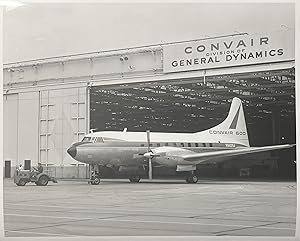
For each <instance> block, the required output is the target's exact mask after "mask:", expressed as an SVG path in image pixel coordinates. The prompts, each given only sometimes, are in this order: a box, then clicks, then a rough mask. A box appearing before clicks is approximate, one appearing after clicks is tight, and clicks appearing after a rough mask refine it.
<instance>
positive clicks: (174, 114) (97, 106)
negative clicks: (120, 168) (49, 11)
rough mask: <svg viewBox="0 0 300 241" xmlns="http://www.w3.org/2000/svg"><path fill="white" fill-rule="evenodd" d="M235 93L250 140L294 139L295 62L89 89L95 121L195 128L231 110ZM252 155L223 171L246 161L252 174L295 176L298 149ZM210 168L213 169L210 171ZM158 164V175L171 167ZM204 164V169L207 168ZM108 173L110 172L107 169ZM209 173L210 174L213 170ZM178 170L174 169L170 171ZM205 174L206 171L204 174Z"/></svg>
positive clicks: (111, 125) (216, 171)
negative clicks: (247, 70)
mask: <svg viewBox="0 0 300 241" xmlns="http://www.w3.org/2000/svg"><path fill="white" fill-rule="evenodd" d="M233 97H239V98H240V99H241V100H242V103H243V107H244V112H245V118H246V123H247V128H248V135H249V141H250V146H264V145H273V144H283V143H285V144H289V143H295V141H296V134H295V72H294V68H290V69H284V70H276V71H268V72H256V73H245V74H231V75H220V76H210V77H207V78H205V80H204V78H203V77H198V78H188V79H175V80H168V81H159V82H150V83H149V82H148V83H137V84H124V85H118V86H113V85H112V86H95V87H92V88H91V90H90V127H91V129H96V130H118V131H120V130H122V129H124V128H127V129H128V131H145V130H150V131H153V132H183V133H187V132H189V133H192V132H198V131H202V130H205V129H208V128H211V127H213V126H215V125H217V124H219V123H221V122H222V121H223V120H224V119H225V118H226V116H227V114H228V111H229V107H230V103H231V100H232V98H233ZM268 154H269V155H267V156H266V154H256V155H249V156H248V157H246V158H245V157H242V158H238V159H240V160H243V161H240V162H239V163H237V161H239V160H237V159H236V158H235V160H236V161H234V160H233V161H232V163H231V164H226V167H227V169H226V170H225V171H223V174H221V175H222V176H228V177H234V176H239V175H240V173H239V171H240V169H241V168H242V167H244V168H245V167H246V168H247V167H248V168H251V169H252V173H251V176H253V177H263V176H267V177H280V178H282V177H290V178H295V165H294V162H293V160H295V156H294V154H293V151H291V150H287V151H284V150H282V151H279V152H272V153H271V154H270V153H268ZM208 168H209V170H210V172H208ZM161 169H162V168H158V169H156V170H154V176H155V175H157V176H163V175H165V173H166V172H167V171H166V170H164V169H163V170H161ZM220 169H224V167H220V166H213V165H210V167H208V166H201V165H200V166H198V171H199V172H200V175H201V174H202V173H203V174H206V175H212V176H220ZM204 170H205V171H204ZM108 173H110V172H109V171H108ZM208 173H210V174H208ZM169 174H170V175H172V174H173V175H174V170H172V171H170V172H169ZM202 176H203V175H202Z"/></svg>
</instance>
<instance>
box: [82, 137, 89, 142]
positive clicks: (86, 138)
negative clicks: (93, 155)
mask: <svg viewBox="0 0 300 241" xmlns="http://www.w3.org/2000/svg"><path fill="white" fill-rule="evenodd" d="M81 142H91V137H84V138H83V139H82V141H81Z"/></svg>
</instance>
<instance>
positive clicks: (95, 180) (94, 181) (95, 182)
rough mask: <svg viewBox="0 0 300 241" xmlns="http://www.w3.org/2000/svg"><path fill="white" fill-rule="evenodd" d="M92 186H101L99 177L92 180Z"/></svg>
mask: <svg viewBox="0 0 300 241" xmlns="http://www.w3.org/2000/svg"><path fill="white" fill-rule="evenodd" d="M91 184H92V185H99V184H100V178H99V177H94V178H93V179H92V180H91Z"/></svg>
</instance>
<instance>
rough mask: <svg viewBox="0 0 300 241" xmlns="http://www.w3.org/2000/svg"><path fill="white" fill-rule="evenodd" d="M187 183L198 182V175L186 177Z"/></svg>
mask: <svg viewBox="0 0 300 241" xmlns="http://www.w3.org/2000/svg"><path fill="white" fill-rule="evenodd" d="M185 180H186V182H187V183H197V182H198V177H197V176H196V175H193V176H189V177H187V178H186V179H185Z"/></svg>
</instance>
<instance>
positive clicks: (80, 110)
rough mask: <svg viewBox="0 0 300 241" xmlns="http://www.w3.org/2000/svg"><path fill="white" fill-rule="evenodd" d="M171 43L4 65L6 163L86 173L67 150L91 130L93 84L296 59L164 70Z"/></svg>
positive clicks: (248, 68) (250, 69) (253, 68)
mask: <svg viewBox="0 0 300 241" xmlns="http://www.w3.org/2000/svg"><path fill="white" fill-rule="evenodd" d="M230 36H239V34H237V35H228V36H227V37H230ZM186 42H189V41H186ZM167 45H168V44H164V45H153V46H144V47H139V48H130V49H120V50H113V51H101V52H94V53H86V54H77V55H70V56H60V57H53V58H45V59H37V60H32V61H24V62H18V63H7V64H5V65H4V96H3V98H4V130H5V131H4V161H11V166H12V167H13V168H12V169H11V173H12V172H13V169H14V167H15V166H16V165H17V164H19V163H23V164H24V160H25V159H30V160H31V161H32V162H31V163H32V165H36V163H37V162H41V163H42V164H43V165H44V166H45V167H47V169H48V170H50V171H51V172H52V173H53V174H54V175H55V176H56V177H58V178H61V177H64V178H76V177H87V175H88V169H87V166H85V164H80V163H77V162H76V161H75V160H73V159H71V158H70V157H69V155H67V153H66V150H67V148H68V147H69V146H70V145H71V144H72V143H73V142H77V141H79V140H81V138H82V137H83V135H84V134H85V133H87V132H88V131H89V129H90V116H89V115H90V113H89V112H90V103H89V98H90V94H89V91H90V88H91V87H93V86H100V87H101V86H103V87H104V86H109V85H112V86H119V87H120V88H122V87H124V86H126V85H128V84H132V83H140V82H147V83H150V82H157V81H163V80H174V81H176V80H185V79H189V78H199V77H200V79H199V81H202V82H203V81H204V82H205V77H210V76H219V75H227V74H236V73H240V74H241V73H256V72H259V71H271V70H280V69H289V68H291V67H293V66H294V61H293V60H291V61H286V60H285V61H282V62H273V63H272V64H270V63H259V64H253V65H245V66H239V65H234V66H231V67H230V68H228V66H227V67H226V68H211V69H210V68H208V69H201V68H198V69H193V70H192V71H179V72H175V71H174V70H172V71H170V72H166V73H165V72H164V69H163V59H164V55H163V50H164V48H165V47H166V46H167ZM171 45H172V44H171ZM170 59H171V57H170ZM217 80H218V78H216V81H217ZM5 163H6V162H5ZM4 168H5V167H4Z"/></svg>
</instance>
